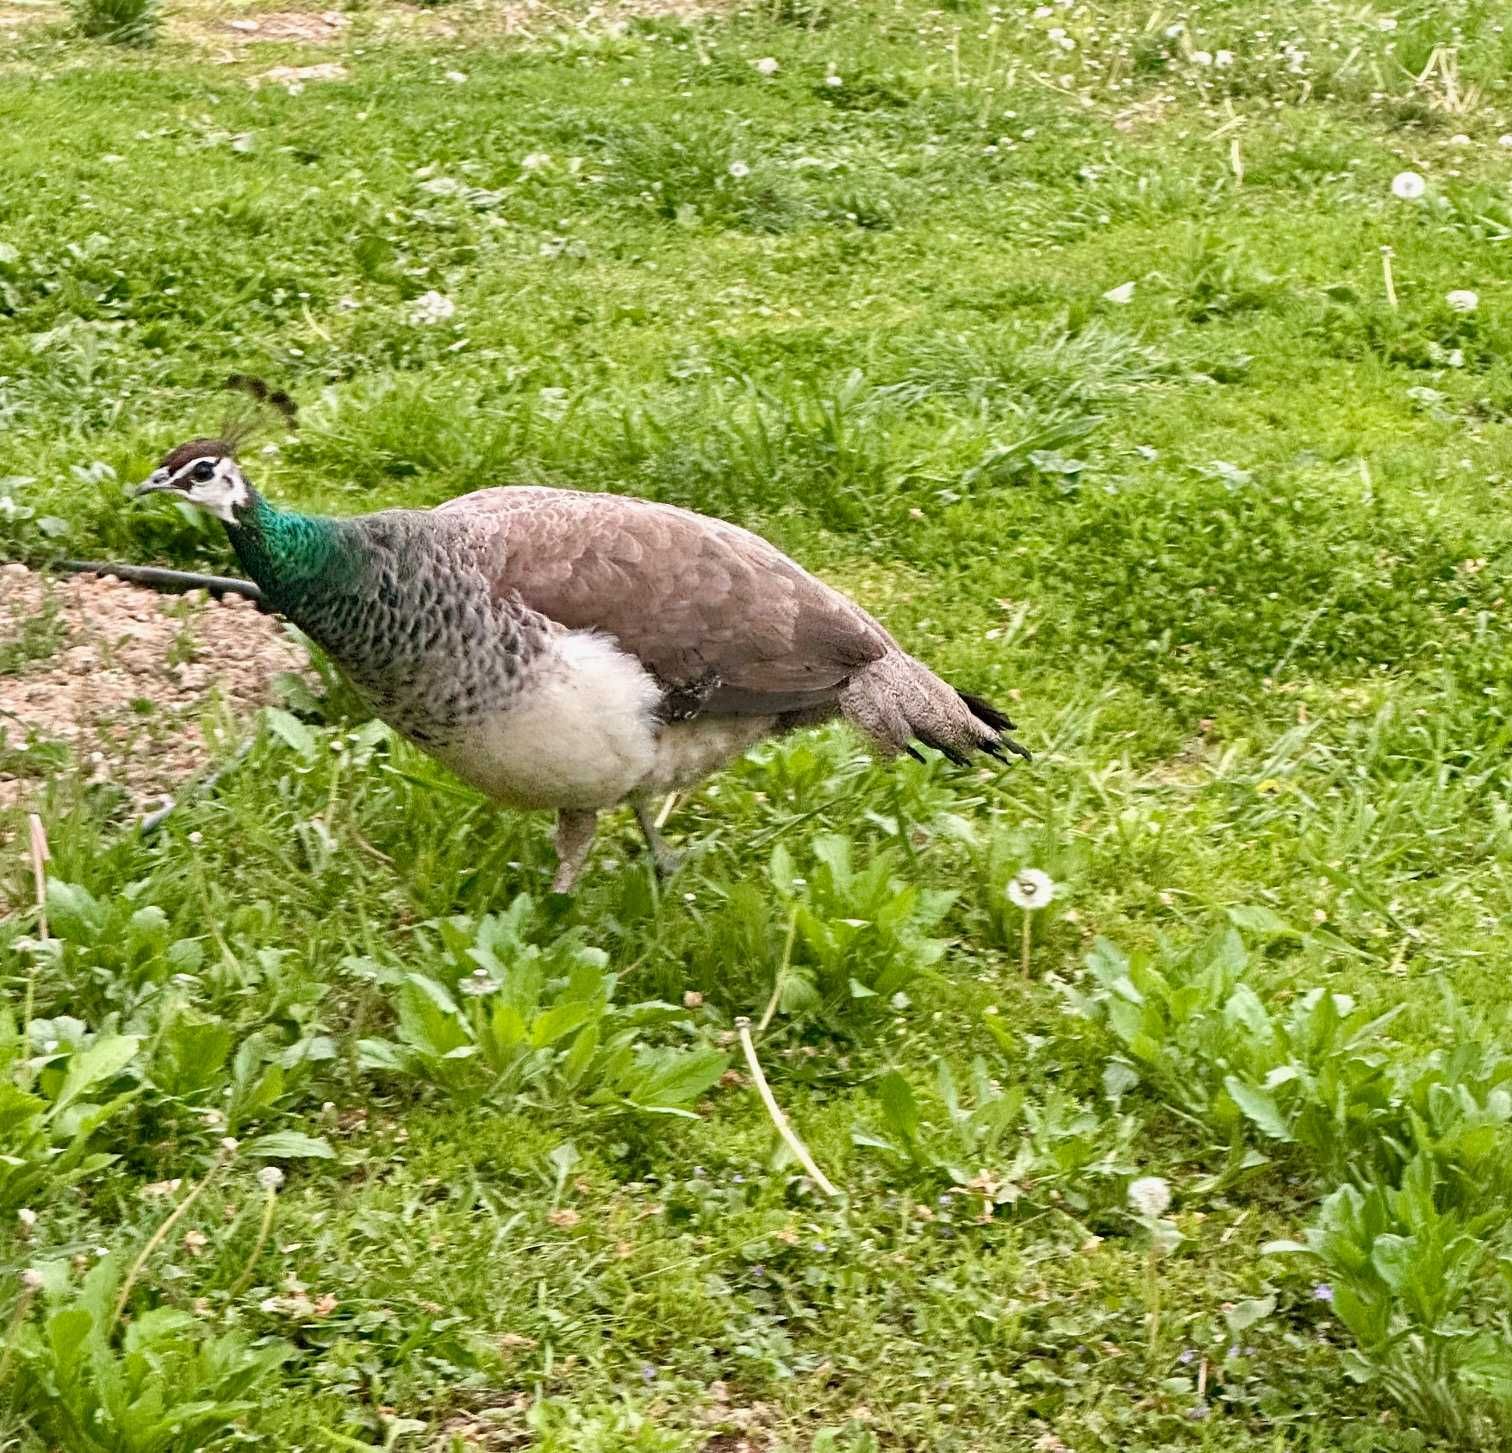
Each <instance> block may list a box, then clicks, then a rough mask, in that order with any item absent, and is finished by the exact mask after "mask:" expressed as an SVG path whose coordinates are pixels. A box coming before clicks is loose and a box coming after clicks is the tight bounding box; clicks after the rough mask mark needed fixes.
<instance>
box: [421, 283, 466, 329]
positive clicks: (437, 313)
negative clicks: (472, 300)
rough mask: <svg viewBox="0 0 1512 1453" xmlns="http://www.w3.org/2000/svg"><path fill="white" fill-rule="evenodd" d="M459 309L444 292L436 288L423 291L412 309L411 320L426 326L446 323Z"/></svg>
mask: <svg viewBox="0 0 1512 1453" xmlns="http://www.w3.org/2000/svg"><path fill="white" fill-rule="evenodd" d="M456 311H457V305H456V304H455V303H454V302H452V300H451V299H450V298H448V297H447V296H446V295H445V294H444V293H438V292H435V291H434V290H433V291H431V292H428V293H421V294H420V296H419V297H418V298H416V299H415V301H414V305H413V306H412V307H411V309H410V321H411V322H412V323H415V324H417V325H418V326H420V327H422V328H424V327H429V326H430V325H431V324H433V323H444V322H445V321H446V320H447V319H448V318H450V317H451V316H452V314H453V313H455V312H456Z"/></svg>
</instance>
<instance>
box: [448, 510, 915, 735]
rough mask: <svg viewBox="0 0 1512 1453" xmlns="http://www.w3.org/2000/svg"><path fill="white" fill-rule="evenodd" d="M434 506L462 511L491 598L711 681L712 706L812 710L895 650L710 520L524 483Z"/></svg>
mask: <svg viewBox="0 0 1512 1453" xmlns="http://www.w3.org/2000/svg"><path fill="white" fill-rule="evenodd" d="M438 513H441V514H447V515H453V514H457V515H465V516H468V517H469V518H470V521H471V524H472V528H473V530H474V531H475V532H476V535H477V538H478V539H479V543H480V544H482V545H484V546H485V547H486V548H485V551H484V556H485V559H486V560H487V561H488V569H489V571H490V573H491V586H492V589H493V590H494V592H495V593H496V594H497V595H500V596H503V595H507V594H509V593H511V592H517V593H518V594H519V596H520V598H521V599H522V600H523V601H524V603H525V604H526V605H527V606H529V607H530V609H532V610H534V611H539V612H540V613H541V614H542V615H543V616H546V617H547V618H548V619H550V620H553V621H556V622H558V623H559V624H561V625H564V626H566V627H568V628H569V629H573V630H590V629H591V630H599V631H602V632H603V633H604V634H606V635H609V636H612V637H614V638H615V640H616V641H618V643H619V645H620V647H621V648H622V649H623V650H625V651H628V652H630V653H631V654H632V655H634V656H636V657H637V658H638V659H639V660H640V661H641V662H642V663H644V664H645V665H646V666H647V668H648V669H650V670H651V671H652V672H654V673H655V675H656V676H658V677H659V678H660V679H661V680H662V681H664V682H666V683H668V684H669V685H672V686H677V685H681V684H683V683H690V682H701V681H702V682H712V683H717V684H715V685H713V687H712V690H711V691H710V693H709V698H708V709H709V710H710V711H712V712H716V713H728V714H733V715H744V714H766V713H777V712H791V711H799V710H804V709H808V708H813V707H819V706H823V705H825V704H826V703H830V702H833V701H834V700H835V699H836V697H837V695H838V692H839V689H840V687H841V686H842V685H843V684H844V683H845V682H846V681H847V680H848V679H849V678H850V677H851V676H852V675H853V674H854V673H855V672H856V671H857V670H859V669H860V668H861V667H863V666H866V665H868V664H869V663H871V662H874V661H876V660H878V659H880V658H881V657H882V656H883V655H884V654H886V653H887V652H888V651H890V650H892V649H894V645H893V641H892V638H891V637H890V636H889V635H888V634H887V632H886V631H885V630H883V628H882V627H881V626H880V625H879V624H878V623H877V622H876V621H875V620H873V619H872V618H871V617H870V616H869V615H867V614H866V612H865V611H863V610H862V609H861V608H860V607H859V606H857V605H855V604H853V603H852V602H851V601H849V600H847V599H846V598H845V597H844V596H843V595H841V594H840V593H839V592H838V591H836V590H833V589H831V588H830V587H829V586H827V585H825V584H824V582H823V581H821V580H819V579H817V578H816V577H815V576H812V575H810V574H809V573H808V572H807V571H806V570H804V569H803V568H802V567H801V566H799V565H797V564H796V563H795V562H793V561H792V560H790V559H789V558H788V557H787V556H786V555H784V554H783V553H782V552H781V551H780V550H778V549H777V548H776V547H775V546H773V545H770V544H768V543H767V542H766V541H765V540H763V539H761V538H760V537H759V536H756V535H753V534H751V533H750V532H749V531H747V530H742V529H740V528H739V527H738V526H735V525H730V524H726V523H725V522H724V521H722V520H714V519H709V518H706V517H705V516H702V515H697V514H693V513H691V512H690V511H687V510H681V509H677V508H675V507H674V506H671V505H664V504H657V503H654V502H651V501H647V500H637V499H628V498H625V497H623V496H620V495H610V494H586V493H583V494H579V493H575V492H572V491H568V490H554V489H541V488H536V487H533V486H521V487H518V488H509V489H486V490H479V491H478V492H476V493H474V494H469V495H464V496H462V497H461V498H460V499H455V500H451V501H449V502H448V503H446V504H444V505H442V506H441V507H440V509H439V511H438Z"/></svg>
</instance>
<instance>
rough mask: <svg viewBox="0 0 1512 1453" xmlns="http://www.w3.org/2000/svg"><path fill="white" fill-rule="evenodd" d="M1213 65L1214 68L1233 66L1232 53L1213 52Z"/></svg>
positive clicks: (1229, 51)
mask: <svg viewBox="0 0 1512 1453" xmlns="http://www.w3.org/2000/svg"><path fill="white" fill-rule="evenodd" d="M1213 64H1214V65H1215V66H1223V67H1226V66H1231V65H1233V64H1234V53H1233V51H1231V50H1219V51H1214V52H1213Z"/></svg>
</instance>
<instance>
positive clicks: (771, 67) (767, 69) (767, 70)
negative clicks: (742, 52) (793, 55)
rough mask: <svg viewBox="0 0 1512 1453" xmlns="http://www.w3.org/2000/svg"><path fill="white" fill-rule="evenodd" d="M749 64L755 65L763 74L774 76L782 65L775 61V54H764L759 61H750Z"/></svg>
mask: <svg viewBox="0 0 1512 1453" xmlns="http://www.w3.org/2000/svg"><path fill="white" fill-rule="evenodd" d="M751 64H752V65H753V66H755V67H756V69H757V70H758V71H759V72H760V73H761V74H762V75H763V76H775V75H776V74H777V72H778V71H780V70H781V69H782V67H781V66H780V65H778V63H777V57H776V56H769V55H764V56H762V58H761V59H760V60H759V61H752V62H751Z"/></svg>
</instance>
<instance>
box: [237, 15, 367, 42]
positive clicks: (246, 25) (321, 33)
mask: <svg viewBox="0 0 1512 1453" xmlns="http://www.w3.org/2000/svg"><path fill="white" fill-rule="evenodd" d="M351 23H352V21H351V18H350V17H349V16H346V15H343V14H342V13H341V11H339V10H322V11H321V12H319V13H318V14H314V13H311V12H308V11H304V10H272V11H266V12H264V13H262V14H257V15H241V16H236V17H235V18H233V19H231V20H222V21H220V22H219V23H218V24H217V26H216V29H217V31H218V32H219V33H220V36H221V39H223V40H229V41H231V42H232V43H233V44H238V45H257V44H259V43H265V42H268V41H291V40H302V41H316V42H319V41H327V40H335V39H336V37H337V36H339V35H340V34H341V32H342V31H344V30H345V29H346V28H347V27H348V26H349V25H351Z"/></svg>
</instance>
